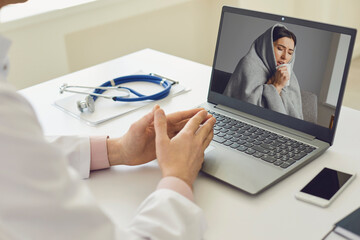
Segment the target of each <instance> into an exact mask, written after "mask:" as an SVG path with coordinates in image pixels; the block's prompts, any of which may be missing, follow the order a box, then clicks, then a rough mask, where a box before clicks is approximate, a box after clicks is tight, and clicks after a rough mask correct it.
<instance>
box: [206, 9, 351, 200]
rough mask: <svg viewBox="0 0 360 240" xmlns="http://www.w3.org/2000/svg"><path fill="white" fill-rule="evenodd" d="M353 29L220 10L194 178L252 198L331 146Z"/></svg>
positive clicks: (241, 10)
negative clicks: (209, 120)
mask: <svg viewBox="0 0 360 240" xmlns="http://www.w3.org/2000/svg"><path fill="white" fill-rule="evenodd" d="M355 36H356V30H355V29H350V28H346V27H340V26H334V25H329V24H325V23H319V22H313V21H307V20H301V19H297V18H292V17H286V16H279V15H274V14H268V13H262V12H256V11H250V10H245V9H238V8H233V7H227V6H224V7H223V8H222V14H221V20H220V26H219V32H218V38H217V44H216V50H215V57H214V62H213V67H212V75H211V81H210V86H209V91H208V97H207V102H206V103H203V104H201V107H204V108H205V109H207V110H208V111H209V112H210V113H211V114H213V115H214V116H215V117H216V119H217V123H216V125H215V126H214V139H213V140H212V142H211V144H210V146H209V147H208V148H207V149H206V151H205V160H204V164H203V167H202V171H203V172H204V173H206V174H208V175H211V176H213V177H215V178H216V179H218V180H221V181H223V182H225V183H227V184H230V185H232V186H234V187H236V188H238V189H241V190H243V191H245V192H248V193H250V194H258V193H260V192H262V191H263V190H265V189H267V188H269V187H270V186H272V185H273V184H275V183H277V182H279V181H280V180H282V179H284V178H285V177H287V176H289V175H290V174H292V173H293V172H295V171H297V170H298V169H300V168H301V167H303V166H304V165H306V164H307V163H309V162H310V161H312V160H314V159H316V158H317V157H319V156H320V155H321V154H322V153H324V152H325V151H326V149H328V148H329V147H330V146H331V145H332V143H333V140H334V136H335V131H336V126H337V123H338V119H339V114H340V108H341V103H342V99H343V96H344V89H345V83H346V79H347V75H348V71H349V66H350V61H351V57H352V52H353V47H354V41H355Z"/></svg>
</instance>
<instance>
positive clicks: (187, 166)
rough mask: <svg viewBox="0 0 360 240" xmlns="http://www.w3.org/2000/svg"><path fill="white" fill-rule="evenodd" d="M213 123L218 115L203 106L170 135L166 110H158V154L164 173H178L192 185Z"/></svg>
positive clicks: (211, 136) (166, 174)
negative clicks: (214, 115)
mask: <svg viewBox="0 0 360 240" xmlns="http://www.w3.org/2000/svg"><path fill="white" fill-rule="evenodd" d="M214 124H215V118H214V117H211V115H209V114H208V113H207V112H206V111H205V110H202V111H199V112H198V113H197V114H196V115H195V116H194V117H192V118H191V119H190V120H189V121H188V122H187V123H186V125H185V127H184V128H183V129H182V130H181V131H180V132H179V133H178V134H177V135H176V136H175V137H173V138H171V137H170V136H169V134H168V132H167V128H168V127H167V121H166V117H165V114H164V111H163V110H162V109H157V110H156V111H155V132H156V156H157V159H158V162H159V165H160V168H161V172H162V175H163V177H167V176H174V177H178V178H180V179H182V180H183V181H185V182H186V183H187V184H188V185H189V186H190V187H191V188H192V185H193V183H194V181H195V179H196V177H197V175H198V173H199V171H200V168H201V165H202V163H203V161H204V151H205V149H206V148H207V147H208V145H209V144H210V142H211V140H212V138H213V126H214Z"/></svg>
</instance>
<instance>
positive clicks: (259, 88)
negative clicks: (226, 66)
mask: <svg viewBox="0 0 360 240" xmlns="http://www.w3.org/2000/svg"><path fill="white" fill-rule="evenodd" d="M295 46H296V36H295V34H294V33H292V32H291V31H289V30H288V29H287V28H286V27H285V26H283V25H281V24H275V25H274V26H272V27H271V28H269V29H268V30H266V31H265V32H264V33H263V34H262V35H260V36H259V37H258V38H257V39H256V40H255V41H254V42H253V44H252V45H251V47H250V50H249V52H248V53H247V54H246V55H245V56H244V57H243V58H242V59H240V61H239V63H238V64H237V66H236V68H235V71H234V73H233V74H232V76H231V78H230V80H229V83H228V84H227V86H226V88H225V91H224V94H225V95H227V96H229V97H233V98H238V99H240V100H242V101H246V102H249V103H252V104H255V105H258V106H261V107H265V108H268V109H271V110H274V111H277V112H280V113H283V114H287V115H290V116H292V117H296V118H299V119H303V113H302V105H301V93H300V87H299V83H298V81H297V78H296V76H295V74H294V72H293V71H292V69H293V65H294V61H295Z"/></svg>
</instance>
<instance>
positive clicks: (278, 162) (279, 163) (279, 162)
mask: <svg viewBox="0 0 360 240" xmlns="http://www.w3.org/2000/svg"><path fill="white" fill-rule="evenodd" d="M281 164H283V161H281V160H277V161H276V162H274V165H276V166H280V165H281Z"/></svg>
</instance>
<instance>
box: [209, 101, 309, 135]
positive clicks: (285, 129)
mask: <svg viewBox="0 0 360 240" xmlns="http://www.w3.org/2000/svg"><path fill="white" fill-rule="evenodd" d="M214 108H216V109H220V110H222V111H225V112H227V113H230V114H234V115H236V116H238V117H241V118H245V119H247V120H250V121H252V122H257V123H260V124H262V125H265V126H267V127H269V128H270V129H274V130H275V129H276V130H278V131H280V132H286V133H290V134H292V135H296V136H298V137H301V138H304V139H307V140H310V141H311V140H314V139H315V138H316V137H315V136H312V135H310V134H307V133H303V132H300V131H298V130H294V129H292V128H289V127H285V126H283V125H280V124H277V123H274V122H270V121H268V120H265V119H261V118H259V117H256V116H253V115H250V114H247V113H244V112H241V111H238V110H236V109H234V108H229V107H226V106H224V105H220V104H218V105H215V106H214Z"/></svg>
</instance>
